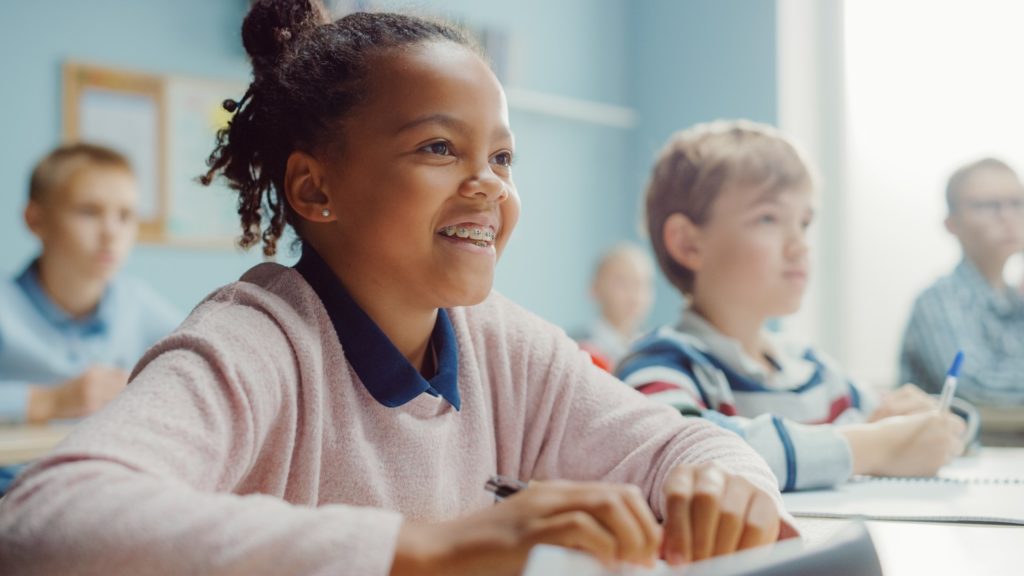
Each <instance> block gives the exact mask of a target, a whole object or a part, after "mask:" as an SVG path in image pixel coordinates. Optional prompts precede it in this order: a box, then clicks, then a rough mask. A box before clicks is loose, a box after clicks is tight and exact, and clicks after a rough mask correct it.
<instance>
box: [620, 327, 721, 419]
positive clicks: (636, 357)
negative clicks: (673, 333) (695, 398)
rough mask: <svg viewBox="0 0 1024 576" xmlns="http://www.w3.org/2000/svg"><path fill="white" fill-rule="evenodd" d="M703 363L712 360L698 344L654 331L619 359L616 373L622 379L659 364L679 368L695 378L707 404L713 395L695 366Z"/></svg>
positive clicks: (692, 378)
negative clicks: (692, 344)
mask: <svg viewBox="0 0 1024 576" xmlns="http://www.w3.org/2000/svg"><path fill="white" fill-rule="evenodd" d="M701 363H703V364H710V360H709V359H708V358H707V357H706V356H704V355H703V354H701V353H700V351H698V350H697V349H696V348H693V347H692V346H685V345H680V343H677V342H673V341H670V340H666V339H664V338H657V337H655V336H653V335H651V336H648V337H647V338H645V339H644V341H641V342H640V343H638V344H637V346H636V349H635V352H633V353H632V354H630V355H629V356H627V357H626V358H625V359H623V360H622V362H620V363H619V367H618V368H617V369H616V371H615V375H616V376H618V377H619V379H620V380H626V379H628V378H629V377H630V375H632V374H634V373H636V372H638V371H640V370H643V369H645V368H653V367H657V368H667V369H669V370H675V371H677V372H681V373H682V374H683V375H684V376H686V377H687V378H689V379H690V381H691V382H693V387H694V388H696V389H697V393H698V394H700V400H701V402H702V403H703V404H704V406H707V407H711V399H710V398H709V397H708V395H707V392H705V390H704V387H703V386H701V382H700V379H699V378H697V376H696V374H695V373H694V370H693V365H694V364H701Z"/></svg>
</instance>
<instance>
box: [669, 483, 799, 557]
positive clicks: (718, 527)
mask: <svg viewBox="0 0 1024 576" xmlns="http://www.w3.org/2000/svg"><path fill="white" fill-rule="evenodd" d="M665 515H666V517H665V525H664V529H665V542H664V544H663V545H662V548H663V552H664V555H665V560H666V561H668V563H669V564H681V563H683V562H693V561H697V560H703V559H705V558H709V557H711V556H718V555H721V554H728V553H730V552H735V551H737V550H744V549H747V548H753V547H755V546H761V545H763V544H769V543H771V542H775V540H777V539H778V537H779V526H780V522H781V520H780V518H779V511H778V508H777V507H776V505H775V501H773V500H772V498H771V497H770V496H769V495H768V494H767V493H765V492H763V491H761V490H760V489H759V488H757V487H755V486H754V485H753V484H751V483H750V482H749V481H748V480H746V479H745V478H743V477H741V476H735V475H732V474H729V473H727V472H725V471H723V470H722V469H721V468H719V467H718V466H716V465H715V464H711V463H709V464H702V465H700V466H678V467H677V468H675V469H674V470H673V471H672V472H671V473H670V475H669V478H668V480H667V481H666V482H665Z"/></svg>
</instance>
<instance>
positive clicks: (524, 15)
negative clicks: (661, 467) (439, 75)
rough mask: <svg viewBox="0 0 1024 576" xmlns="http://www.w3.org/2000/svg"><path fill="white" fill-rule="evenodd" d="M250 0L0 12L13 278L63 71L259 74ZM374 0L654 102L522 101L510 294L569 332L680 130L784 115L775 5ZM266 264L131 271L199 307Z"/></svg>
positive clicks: (31, 248) (175, 252) (552, 76)
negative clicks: (248, 29)
mask: <svg viewBox="0 0 1024 576" xmlns="http://www.w3.org/2000/svg"><path fill="white" fill-rule="evenodd" d="M247 4H248V3H247V2H246V1H245V0H216V1H210V0H174V1H173V2H172V1H168V0H89V1H88V2H82V1H76V0H39V1H34V2H32V1H28V0H19V1H17V2H13V3H6V4H5V5H4V6H3V7H2V8H0V15H2V17H0V58H2V60H0V64H2V68H0V69H2V70H3V76H4V81H3V82H2V83H0V126H2V127H3V133H2V134H0V246H2V247H3V248H2V249H0V273H3V274H11V273H14V272H16V271H17V270H18V269H20V267H21V266H23V265H24V263H25V262H26V261H27V260H28V259H29V258H30V257H31V256H32V255H33V254H34V253H35V250H36V248H35V243H34V241H33V239H32V238H31V236H30V235H29V234H28V233H27V232H25V231H24V227H23V225H22V223H21V210H22V207H23V203H24V196H25V190H26V185H27V178H28V172H29V170H30V168H31V166H32V164H33V162H34V161H35V160H36V159H37V158H38V157H39V156H41V155H42V154H44V153H45V152H46V151H47V150H48V149H50V148H51V147H53V146H54V145H56V144H57V143H58V141H59V139H60V64H61V63H62V62H63V61H64V60H65V59H68V58H73V59H76V60H83V61H87V62H93V63H99V64H104V65H110V66H117V67H125V68H130V69H136V70H140V71H146V72H169V73H177V74H187V75H196V76H205V77H224V78H232V79H245V78H246V77H247V75H248V67H247V64H246V61H245V54H244V52H243V50H242V48H241V42H240V39H239V36H240V33H239V28H240V22H241V18H242V16H243V14H244V11H245V9H246V6H247ZM377 4H378V5H384V6H389V7H396V8H401V9H412V10H413V11H419V12H427V13H434V14H440V15H443V16H446V17H450V18H456V19H459V20H462V21H464V22H466V23H468V24H471V25H475V26H485V27H493V28H500V29H504V30H506V31H508V32H509V35H510V37H511V38H512V44H511V50H512V53H511V63H510V64H511V70H510V72H511V75H510V84H511V85H514V86H516V87H520V88H526V89H530V90H534V91H539V92H545V93H551V94H556V95H563V96H571V97H575V98H582V99H587V100H594V101H599V102H607V103H611V104H618V105H624V106H632V107H635V108H636V109H637V110H638V112H639V113H640V123H639V126H638V127H637V129H636V130H623V129H618V128H610V127H604V126H598V125H593V124H586V123H581V122H576V121H571V120H566V119H561V118H555V117H550V116H545V115H540V114H537V113H533V112H527V111H524V110H518V109H515V108H513V110H512V126H513V130H514V131H515V133H516V137H517V147H518V160H517V165H516V168H515V175H516V179H517V184H518V186H519V190H520V194H521V196H522V200H523V216H522V218H521V220H520V224H519V227H518V228H517V230H516V232H515V236H514V238H513V242H512V243H511V244H510V245H509V249H508V250H507V252H506V254H505V257H504V259H503V261H502V263H501V265H500V266H499V273H498V281H497V287H498V289H499V290H501V291H502V292H504V293H506V294H507V295H509V296H511V297H512V298H513V299H515V300H516V301H518V302H520V303H522V304H524V305H525V306H527V307H528V308H530V309H532V310H534V311H536V312H538V313H540V314H541V315H543V316H545V317H547V318H549V319H551V320H553V321H555V322H557V323H559V324H561V325H563V326H565V327H567V328H576V327H579V326H581V325H583V324H585V323H586V321H587V319H588V318H590V317H591V315H592V314H593V309H592V306H591V304H590V302H589V300H588V297H587V285H588V283H589V275H590V272H591V269H592V266H593V262H594V261H595V260H596V258H597V256H598V255H599V254H600V252H601V251H602V250H604V249H605V248H607V247H608V246H610V245H612V244H614V243H616V242H618V241H619V240H622V239H625V238H635V237H636V231H637V223H638V221H639V220H638V218H639V216H638V213H637V207H638V205H639V200H638V199H639V195H640V191H641V189H642V186H643V183H644V180H645V178H646V172H647V169H648V167H649V163H650V161H651V159H652V158H653V154H654V151H655V150H656V149H657V148H658V146H660V144H661V142H663V141H664V139H665V137H667V135H668V134H670V133H671V132H672V131H674V130H675V129H677V128H680V127H683V126H686V125H688V124H690V123H692V122H695V121H698V120H704V119H709V118H714V117H717V116H736V115H740V116H746V117H750V118H754V119H758V120H767V121H774V119H775V66H774V57H775V56H774V54H775V51H774V40H775V38H774V34H775V24H774V22H775V20H774V0H725V1H720V0H678V1H674V0H562V1H559V2H549V1H543V0H522V1H518V2H499V1H490V0H488V1H483V0H439V1H434V2H419V3H416V2H412V3H410V2H397V1H384V2H377ZM196 168H197V171H198V170H200V169H201V168H202V167H201V166H197V167H196ZM258 260H259V258H258V256H257V255H256V254H249V255H239V254H236V253H232V252H230V251H202V250H183V249H170V248H166V247H156V246H141V247H139V248H138V249H137V250H136V252H135V253H134V255H133V256H132V258H131V259H130V261H129V263H128V264H127V267H126V271H127V272H128V273H130V274H133V275H136V276H140V277H142V278H144V279H146V280H148V281H149V282H151V283H152V284H154V285H155V286H157V287H158V288H159V289H160V290H161V291H163V292H164V293H165V294H167V296H168V297H169V298H170V299H171V300H172V301H173V302H174V303H176V304H177V305H178V306H179V307H181V308H183V309H188V308H191V306H192V305H194V304H195V303H196V302H197V301H198V300H199V299H200V298H201V297H202V296H203V295H204V294H206V293H207V292H208V291H209V290H211V289H212V288H214V287H216V286H218V285H221V284H224V283H226V282H229V281H231V280H233V279H234V278H237V277H238V275H239V274H240V273H241V272H242V271H244V270H245V269H246V268H248V267H249V266H251V265H252V264H253V263H255V262H257V261H258ZM284 261H285V262H290V259H289V258H285V259H284ZM659 299H660V303H659V304H658V307H657V310H658V314H657V316H656V317H655V318H656V319H658V320H661V319H663V318H665V317H667V313H666V310H667V311H668V312H671V313H672V314H674V310H675V309H676V308H677V307H678V305H677V304H675V303H674V302H677V299H675V300H673V299H672V298H671V293H670V292H668V291H666V290H665V289H664V287H662V289H661V290H660V291H659Z"/></svg>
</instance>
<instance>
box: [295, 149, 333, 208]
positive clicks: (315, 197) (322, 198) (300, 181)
mask: <svg viewBox="0 0 1024 576" xmlns="http://www.w3.org/2000/svg"><path fill="white" fill-rule="evenodd" d="M323 181H324V170H323V165H322V164H320V161H319V160H317V159H316V158H315V157H314V156H312V155H311V154H307V153H306V152H301V151H298V150H296V151H295V152H292V153H291V155H289V156H288V164H287V165H286V166H285V171H284V189H285V196H287V197H288V203H289V204H291V206H292V210H295V212H296V213H297V214H298V215H299V216H302V217H303V218H304V219H306V220H309V221H310V222H330V221H332V220H334V219H335V216H334V209H333V208H332V207H331V199H330V198H329V197H328V196H327V194H324V191H323V186H322V183H323Z"/></svg>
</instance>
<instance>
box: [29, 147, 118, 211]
mask: <svg viewBox="0 0 1024 576" xmlns="http://www.w3.org/2000/svg"><path fill="white" fill-rule="evenodd" d="M86 167H93V168H95V167H100V168H120V169H123V170H126V171H128V172H132V165H131V162H129V161H128V158H126V157H125V156H124V155H123V154H121V153H120V152H117V151H115V150H112V149H110V148H107V147H106V146H100V145H98V144H89V143H85V142H79V143H75V144H64V145H62V146H60V147H58V148H56V149H54V150H53V151H52V152H50V153H49V154H47V155H46V156H44V157H43V159H42V160H40V161H39V162H38V163H37V164H36V166H35V168H33V169H32V178H31V179H30V180H29V185H28V199H29V200H30V201H33V202H43V201H44V200H45V199H46V198H47V197H48V196H50V195H52V194H53V192H54V191H55V190H60V189H62V188H64V187H65V186H67V185H68V184H69V183H70V182H71V180H72V179H73V178H74V177H75V176H76V175H77V174H78V172H79V171H80V170H81V169H82V168H86Z"/></svg>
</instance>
